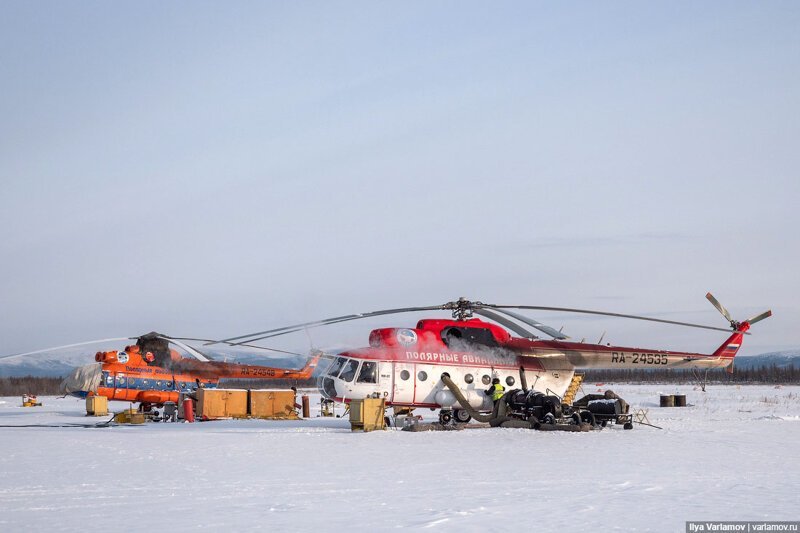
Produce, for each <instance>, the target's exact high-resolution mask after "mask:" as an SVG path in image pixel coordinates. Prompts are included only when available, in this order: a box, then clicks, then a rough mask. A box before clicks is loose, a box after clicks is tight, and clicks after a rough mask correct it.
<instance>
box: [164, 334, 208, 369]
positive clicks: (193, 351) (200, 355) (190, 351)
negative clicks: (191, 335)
mask: <svg viewBox="0 0 800 533" xmlns="http://www.w3.org/2000/svg"><path fill="white" fill-rule="evenodd" d="M158 338H160V339H164V340H165V341H167V342H169V343H172V344H174V345H175V346H177V347H178V348H183V350H184V351H185V352H186V353H188V354H189V355H191V356H192V357H194V358H195V359H197V360H198V361H202V362H204V363H208V362H209V361H211V358H210V357H208V356H207V355H206V354H204V353H202V352H201V351H199V350H197V349H195V348H192V347H191V346H189V345H188V344H186V343H183V342H181V341H179V340H177V339H175V338H173V337H167V336H166V335H158Z"/></svg>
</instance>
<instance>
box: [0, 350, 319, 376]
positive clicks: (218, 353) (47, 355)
mask: <svg viewBox="0 0 800 533" xmlns="http://www.w3.org/2000/svg"><path fill="white" fill-rule="evenodd" d="M122 348H123V346H120V347H119V348H118V349H122ZM110 349H112V347H111V346H103V347H102V350H110ZM202 352H203V353H204V354H207V355H208V356H209V357H210V358H212V359H214V360H217V361H228V362H232V363H234V362H235V363H246V364H254V365H265V366H275V367H279V368H300V367H302V366H303V364H305V361H306V357H305V356H303V357H301V356H299V355H297V356H293V355H284V354H278V355H276V354H272V353H270V352H264V353H263V354H260V353H252V352H248V353H243V352H238V351H235V350H231V351H223V350H209V349H202ZM95 353H97V348H95V349H94V350H92V349H91V348H89V349H87V348H86V347H85V346H81V347H77V348H65V349H61V350H57V351H52V352H43V353H38V354H33V355H26V356H20V357H15V356H12V357H6V358H4V359H0V377H21V376H36V377H63V376H66V375H67V374H69V373H70V372H72V370H73V369H74V368H76V367H79V366H83V365H88V364H89V363H94V354H95Z"/></svg>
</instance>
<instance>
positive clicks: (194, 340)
mask: <svg viewBox="0 0 800 533" xmlns="http://www.w3.org/2000/svg"><path fill="white" fill-rule="evenodd" d="M167 338H168V339H170V340H179V341H193V342H207V343H220V341H217V340H214V339H198V338H194V337H167ZM224 344H226V345H228V346H236V347H239V346H243V347H245V348H256V349H258V350H266V351H268V352H277V353H285V354H288V355H299V356H300V357H306V356H307V355H308V354H302V353H298V352H291V351H288V350H279V349H277V348H270V347H268V346H256V345H255V344H245V343H236V344H234V343H230V342H226V343H224ZM195 349H196V348H195ZM198 351H199V350H198ZM201 353H202V352H201ZM206 357H208V356H206Z"/></svg>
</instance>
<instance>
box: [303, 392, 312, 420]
mask: <svg viewBox="0 0 800 533" xmlns="http://www.w3.org/2000/svg"><path fill="white" fill-rule="evenodd" d="M303 418H311V406H310V403H309V399H308V395H307V394H303Z"/></svg>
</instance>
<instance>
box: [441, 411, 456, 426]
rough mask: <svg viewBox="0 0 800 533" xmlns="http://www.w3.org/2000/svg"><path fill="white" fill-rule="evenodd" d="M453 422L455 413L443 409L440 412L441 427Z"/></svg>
mask: <svg viewBox="0 0 800 533" xmlns="http://www.w3.org/2000/svg"><path fill="white" fill-rule="evenodd" d="M452 420H453V412H452V411H449V410H444V409H442V410H441V411H439V423H440V424H441V425H443V426H444V425H446V424H449V423H450V422H451V421H452Z"/></svg>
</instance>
